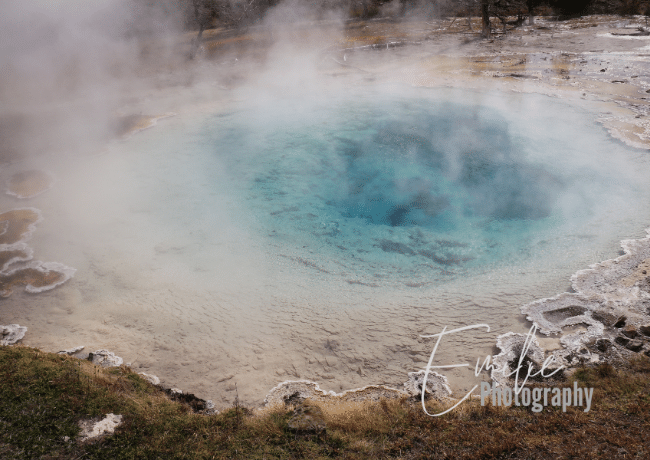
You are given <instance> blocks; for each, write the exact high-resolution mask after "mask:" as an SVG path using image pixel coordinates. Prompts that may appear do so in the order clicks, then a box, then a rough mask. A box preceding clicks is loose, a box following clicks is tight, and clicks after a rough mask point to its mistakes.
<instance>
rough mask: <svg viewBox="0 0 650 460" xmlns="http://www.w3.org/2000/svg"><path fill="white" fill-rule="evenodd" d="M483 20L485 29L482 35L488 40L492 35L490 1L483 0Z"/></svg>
mask: <svg viewBox="0 0 650 460" xmlns="http://www.w3.org/2000/svg"><path fill="white" fill-rule="evenodd" d="M481 20H482V23H483V28H482V30H481V35H482V36H483V37H484V38H488V37H489V36H490V34H491V31H490V0H481Z"/></svg>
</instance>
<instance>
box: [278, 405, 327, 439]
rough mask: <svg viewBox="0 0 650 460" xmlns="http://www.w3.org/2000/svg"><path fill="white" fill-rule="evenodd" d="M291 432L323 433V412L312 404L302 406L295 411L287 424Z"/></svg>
mask: <svg viewBox="0 0 650 460" xmlns="http://www.w3.org/2000/svg"><path fill="white" fill-rule="evenodd" d="M287 426H288V427H289V429H290V430H292V431H295V432H298V433H322V432H324V431H325V429H326V426H325V419H324V418H323V411H322V410H321V409H320V407H318V406H314V405H312V404H302V405H300V406H298V407H296V409H295V410H294V411H293V416H292V417H291V418H290V419H289V421H288V422H287Z"/></svg>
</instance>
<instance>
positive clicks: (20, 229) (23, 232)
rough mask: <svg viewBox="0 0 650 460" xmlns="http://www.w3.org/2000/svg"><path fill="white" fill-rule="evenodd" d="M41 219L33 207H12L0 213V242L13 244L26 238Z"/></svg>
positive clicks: (38, 212)
mask: <svg viewBox="0 0 650 460" xmlns="http://www.w3.org/2000/svg"><path fill="white" fill-rule="evenodd" d="M40 220H41V212H40V211H39V210H38V209H34V208H21V209H12V210H11V211H7V212H3V213H2V214H0V244H14V243H18V242H19V241H22V240H24V239H26V238H28V237H29V236H30V235H31V234H32V232H33V231H34V230H35V229H36V223H37V222H39V221H40Z"/></svg>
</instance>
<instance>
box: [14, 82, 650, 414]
mask: <svg viewBox="0 0 650 460" xmlns="http://www.w3.org/2000/svg"><path fill="white" fill-rule="evenodd" d="M235 98H236V99H234V100H232V101H230V102H228V103H223V104H220V107H219V108H215V109H214V110H212V111H207V112H205V111H202V112H201V113H185V114H181V115H179V116H177V117H175V118H171V119H167V120H164V121H161V122H160V124H159V125H158V126H157V127H155V128H153V129H151V130H148V131H145V132H142V133H140V134H138V135H137V136H134V137H133V138H131V139H130V140H128V141H126V142H124V143H116V144H114V145H111V146H110V147H109V149H108V151H107V152H106V153H105V154H103V155H97V156H93V157H83V158H79V157H70V158H69V159H67V160H64V161H62V160H61V159H58V161H57V162H56V163H52V164H51V165H49V167H50V169H52V170H54V173H55V174H56V176H57V178H58V182H57V184H56V186H55V187H54V188H53V189H52V190H51V192H48V194H47V197H46V196H43V197H42V198H39V200H40V201H39V204H36V206H37V207H40V208H41V209H43V211H44V215H45V221H44V222H43V223H42V224H41V227H40V228H39V230H38V232H37V234H35V236H34V240H33V245H34V246H35V249H36V250H37V253H38V254H40V257H41V258H43V259H48V260H49V259H51V260H56V261H60V262H62V263H65V264H67V265H70V266H73V267H75V268H77V269H78V272H77V275H76V278H75V279H74V280H72V282H70V283H69V284H67V285H66V286H63V287H62V288H59V289H58V290H56V291H53V292H52V293H46V294H43V295H42V297H27V296H25V295H22V296H20V295H19V296H15V298H14V299H13V300H12V301H13V302H14V303H13V305H15V306H14V309H15V311H16V314H17V315H24V317H25V321H24V322H25V323H27V322H30V324H28V326H30V325H31V328H30V331H31V332H32V333H33V335H32V337H33V338H32V339H31V340H32V342H31V343H33V344H38V345H41V346H46V347H48V346H49V347H51V348H53V347H57V346H58V347H60V348H64V347H67V346H75V345H78V344H79V343H82V344H85V345H87V346H88V347H90V348H92V349H93V350H94V349H97V348H109V349H111V350H112V351H115V352H116V353H117V354H118V355H120V356H123V357H124V358H125V361H126V362H131V363H133V367H135V368H136V369H138V370H142V371H146V372H149V373H154V374H157V375H159V376H160V377H161V378H163V380H164V381H165V383H166V384H168V385H175V386H179V387H180V388H182V389H185V390H189V391H194V392H196V393H197V394H198V395H199V396H202V397H206V398H210V399H213V400H215V402H216V403H217V404H222V405H223V404H228V403H230V402H232V400H233V399H234V396H235V391H234V390H235V384H236V390H237V392H238V394H239V397H240V398H241V399H242V400H244V401H245V402H248V403H257V402H260V401H261V399H262V398H263V396H264V394H265V393H266V391H267V390H268V389H270V388H271V387H272V386H274V385H275V384H276V383H278V382H280V381H282V380H287V379H297V378H304V379H309V380H316V381H319V382H321V383H322V385H321V386H322V387H323V388H325V389H328V390H329V389H332V390H336V391H339V390H341V389H349V388H353V387H359V386H363V385H367V384H371V383H387V384H391V385H399V384H401V382H403V381H405V380H406V373H407V372H411V371H414V370H417V369H419V368H421V367H422V366H423V365H424V364H425V363H426V360H427V358H428V354H429V353H430V351H431V348H432V346H433V342H432V341H431V339H423V338H420V337H419V335H420V334H433V333H436V332H439V331H440V330H441V329H442V328H443V327H444V326H449V327H454V326H462V325H467V324H476V323H488V324H490V326H491V327H492V331H491V332H490V333H485V332H481V331H477V332H472V333H466V334H464V335H463V336H459V337H455V338H450V339H449V341H448V342H446V344H443V346H442V347H441V351H440V352H439V356H440V361H439V362H441V363H447V364H449V363H453V362H467V361H469V362H470V363H471V365H472V366H473V364H474V362H475V360H476V359H477V358H478V357H480V356H484V355H485V354H488V353H492V352H493V351H494V350H493V344H494V343H495V341H494V338H495V337H496V335H497V334H501V333H504V332H507V331H508V330H516V331H520V332H522V331H524V330H526V329H527V326H526V324H525V323H524V322H523V320H522V318H521V317H520V315H519V308H520V307H521V305H523V304H524V303H526V302H529V301H531V300H534V299H536V298H539V297H545V296H550V295H554V294H556V293H558V292H561V291H564V290H565V289H566V288H567V287H568V285H569V276H570V275H571V274H572V273H573V272H574V271H576V270H578V269H580V268H584V267H586V266H587V265H588V264H590V263H594V262H597V261H600V260H603V259H606V258H610V257H613V256H615V255H616V254H617V253H618V248H619V246H618V242H619V241H620V240H621V239H623V238H630V237H636V236H641V235H643V229H644V228H645V226H646V225H647V219H646V218H645V216H647V211H648V208H649V207H650V206H649V203H650V200H649V199H648V198H650V197H649V195H650V187H648V185H647V181H644V180H643V178H644V177H648V176H647V174H648V170H649V169H650V165H649V164H648V161H647V159H646V157H645V156H644V153H642V152H640V151H636V150H633V149H630V148H628V147H626V146H624V145H622V144H621V143H620V142H618V141H615V140H612V139H611V138H610V137H609V136H608V134H607V133H606V131H605V130H604V129H603V128H602V127H601V126H600V125H598V124H597V123H596V122H595V119H596V114H595V113H594V112H593V110H594V107H593V106H589V105H587V104H588V103H587V102H583V103H584V104H585V105H584V106H581V107H578V106H576V105H575V104H576V103H575V102H574V103H572V105H569V104H568V103H567V102H566V101H562V100H558V99H552V98H548V97H545V96H537V95H530V94H526V95H522V94H504V93H486V92H474V91H470V90H457V89H411V88H405V87H403V86H399V85H395V86H382V87H354V88H352V89H349V90H343V91H341V90H340V89H339V90H337V91H335V92H327V91H323V93H322V94H320V95H317V96H313V97H311V98H306V97H283V98H271V97H268V96H267V97H262V96H260V94H247V93H241V94H236V95H235ZM34 313H38V315H36V314H34ZM32 315H33V316H32ZM37 317H38V318H43V319H42V320H40V322H39V320H38V319H37ZM15 322H20V323H21V324H22V321H21V320H20V316H18V318H17V319H16V321H15ZM68 342H70V343H68ZM445 345H446V346H445ZM89 351H91V350H89ZM446 375H448V376H449V377H450V379H451V381H452V386H456V387H457V388H463V387H468V386H469V382H470V380H468V372H466V371H465V370H459V369H456V370H453V371H447V372H446Z"/></svg>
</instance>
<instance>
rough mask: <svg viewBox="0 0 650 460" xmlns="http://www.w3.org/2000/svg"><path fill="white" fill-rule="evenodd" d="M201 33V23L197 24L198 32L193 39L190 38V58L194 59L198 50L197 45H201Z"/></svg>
mask: <svg viewBox="0 0 650 460" xmlns="http://www.w3.org/2000/svg"><path fill="white" fill-rule="evenodd" d="M201 35H203V23H201V25H199V34H198V35H197V36H196V38H195V39H194V40H192V49H191V50H190V59H194V58H195V57H196V53H197V52H198V51H199V47H200V46H201Z"/></svg>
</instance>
